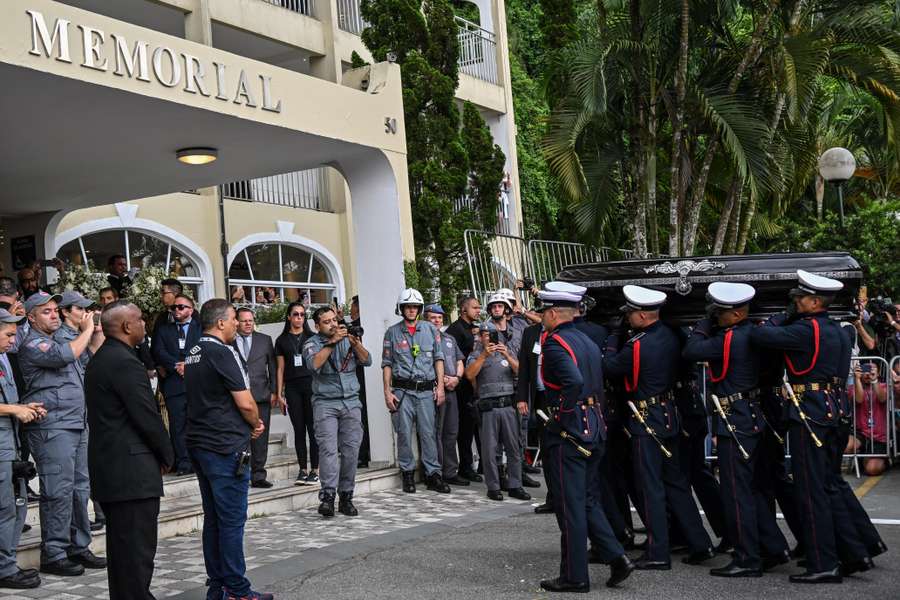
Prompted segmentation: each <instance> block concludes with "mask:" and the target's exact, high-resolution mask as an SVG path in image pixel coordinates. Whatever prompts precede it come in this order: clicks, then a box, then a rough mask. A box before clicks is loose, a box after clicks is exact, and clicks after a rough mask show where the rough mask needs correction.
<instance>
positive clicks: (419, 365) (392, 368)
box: [381, 288, 450, 493]
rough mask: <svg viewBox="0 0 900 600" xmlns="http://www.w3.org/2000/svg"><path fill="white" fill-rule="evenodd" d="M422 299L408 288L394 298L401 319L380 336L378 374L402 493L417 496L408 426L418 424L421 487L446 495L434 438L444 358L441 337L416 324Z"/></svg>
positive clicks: (441, 397) (423, 323)
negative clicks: (393, 434)
mask: <svg viewBox="0 0 900 600" xmlns="http://www.w3.org/2000/svg"><path fill="white" fill-rule="evenodd" d="M424 304H425V303H424V301H423V300H422V294H420V293H419V291H418V290H414V289H412V288H408V289H405V290H403V292H401V293H400V296H399V298H397V314H398V315H400V316H402V317H403V320H402V321H400V322H399V323H396V324H394V325H392V326H391V327H390V328H388V330H387V331H386V332H385V333H384V348H383V351H382V355H381V369H382V371H383V375H384V403H385V404H386V405H387V408H388V410H389V411H390V412H391V415H392V420H393V422H394V430H395V431H396V432H397V461H398V462H399V463H400V472H401V475H402V476H403V491H404V492H407V493H414V492H415V491H416V483H415V468H416V463H415V459H414V458H413V452H412V444H413V440H412V427H413V423H415V424H416V431H417V432H418V434H419V444H420V446H421V448H422V463H423V465H424V467H425V483H426V485H427V487H428V489H429V490H434V491H436V492H441V493H449V492H450V486H449V485H447V483H446V482H444V480H443V478H442V477H441V464H440V461H439V460H438V452H437V441H436V438H435V409H436V406H440V405H442V404H443V403H444V353H443V349H442V346H441V332H440V331H439V330H438V329H437V328H436V327H435V326H434V325H432V324H431V323H429V322H428V321H422V320H419V317H420V316H421V315H422V309H423V307H424Z"/></svg>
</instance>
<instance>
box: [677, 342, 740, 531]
mask: <svg viewBox="0 0 900 600" xmlns="http://www.w3.org/2000/svg"><path fill="white" fill-rule="evenodd" d="M676 333H678V335H679V340H680V342H681V343H682V345H683V344H684V342H685V341H686V340H687V337H688V335H689V334H690V331H687V330H686V329H679V330H677V331H676ZM678 373H679V376H678V379H677V380H676V382H675V406H677V407H678V416H679V417H681V432H682V435H681V436H680V437H679V438H678V444H679V448H678V458H679V463H680V466H681V471H682V473H684V476H685V478H686V479H687V481H688V485H689V486H690V487H691V488H692V489H693V490H694V494H695V495H696V496H697V500H699V501H700V506H701V507H703V512H704V513H705V515H706V520H707V521H709V525H710V527H712V530H713V533H715V534H716V536H717V537H720V538H722V541H723V543H724V546H730V545H731V543H730V542H729V541H727V540H728V532H727V530H726V527H725V509H724V507H723V506H722V495H721V491H720V490H719V482H718V481H716V476H715V475H714V474H713V470H712V467H711V466H710V464H709V463H708V462H707V460H706V439H707V435H708V434H709V416H708V415H707V413H706V407H705V405H704V398H703V390H702V389H701V381H702V379H701V378H702V377H703V374H702V371H701V368H700V367H699V366H698V365H697V364H696V363H694V362H693V361H689V360H684V361H682V363H681V365H680V366H679V368H678ZM672 538H673V543H672V545H673V546H674V545H679V544H678V541H681V539H680V538H683V536H681V535H680V531H679V530H677V528H676V529H674V530H673V531H672Z"/></svg>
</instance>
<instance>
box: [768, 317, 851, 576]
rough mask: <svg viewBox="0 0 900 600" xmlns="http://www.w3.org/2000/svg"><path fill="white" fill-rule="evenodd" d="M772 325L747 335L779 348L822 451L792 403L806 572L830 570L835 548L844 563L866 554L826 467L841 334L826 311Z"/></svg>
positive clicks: (836, 406)
mask: <svg viewBox="0 0 900 600" xmlns="http://www.w3.org/2000/svg"><path fill="white" fill-rule="evenodd" d="M774 322H775V321H773V320H770V321H768V322H767V323H766V324H764V325H763V326H761V327H755V328H753V330H752V331H751V334H750V335H751V339H752V341H753V343H755V344H757V345H759V346H762V347H764V348H776V349H780V350H783V351H784V359H785V364H786V366H787V373H788V380H789V381H790V383H791V384H792V385H794V386H804V387H803V388H802V389H799V390H798V391H796V394H797V398H798V400H799V401H800V405H801V407H802V408H803V412H804V413H805V414H806V416H807V422H808V423H809V426H810V428H811V429H812V430H813V431H814V432H815V434H816V436H817V437H818V438H819V440H821V442H822V447H821V448H820V447H817V446H816V444H815V443H814V442H813V440H812V437H811V436H810V433H809V431H807V429H806V427H805V426H804V425H803V423H802V421H801V418H800V415H799V413H798V411H797V408H796V407H795V406H794V405H793V402H791V403H790V405H789V406H788V418H789V422H790V425H789V433H790V440H791V466H792V471H793V475H794V482H795V485H796V488H797V489H796V492H797V512H798V513H799V515H800V519H801V522H802V524H803V539H804V541H805V542H806V543H805V548H806V559H807V571H808V572H810V573H821V572H825V571H832V570H834V569H836V568H837V567H838V548H840V550H841V558H842V559H843V560H845V561H856V560H860V559H862V558H863V557H865V556H867V555H866V550H865V548H864V547H863V546H862V542H861V541H860V539H859V535H858V534H857V533H856V530H855V528H854V527H853V525H852V523H851V522H850V520H849V515H848V514H847V507H846V504H845V503H844V500H843V498H842V496H841V492H840V489H839V487H838V484H837V475H835V473H834V471H833V469H832V468H831V466H830V460H831V457H830V454H831V452H832V451H831V448H833V447H834V445H835V444H837V426H838V423H839V420H840V395H839V393H838V392H836V391H835V390H834V387H833V386H834V382H835V380H836V378H837V377H838V376H839V375H840V373H842V372H844V369H843V368H842V367H841V360H842V351H841V348H842V345H843V343H844V342H845V335H844V334H843V332H841V331H840V328H839V326H838V325H837V324H836V323H834V322H832V321H831V320H830V319H829V318H828V313H827V312H826V311H821V312H818V313H815V314H804V315H800V316H799V317H798V318H796V319H794V320H787V321H785V322H784V323H783V324H782V325H780V326H775V325H773V323H774ZM797 389H798V388H796V387H795V390H797Z"/></svg>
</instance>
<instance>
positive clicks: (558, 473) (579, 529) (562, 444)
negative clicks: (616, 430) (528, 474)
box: [538, 291, 634, 592]
mask: <svg viewBox="0 0 900 600" xmlns="http://www.w3.org/2000/svg"><path fill="white" fill-rule="evenodd" d="M538 297H539V298H540V300H541V302H542V306H541V316H542V322H543V326H544V335H543V341H542V343H541V350H542V364H541V378H542V380H543V382H544V386H545V387H546V399H547V407H548V409H549V411H550V413H551V419H550V423H549V424H548V425H547V427H545V429H544V432H543V439H542V441H541V447H542V448H543V452H544V457H543V461H544V463H545V464H547V465H549V467H548V469H551V470H553V471H554V472H553V477H550V478H549V485H550V486H551V494H552V497H553V501H554V509H555V513H556V520H557V523H558V524H559V529H560V532H561V536H560V546H561V550H562V558H561V560H560V568H559V577H557V578H555V579H548V580H544V581H542V582H541V587H542V588H543V589H545V590H548V591H551V592H587V591H588V590H589V589H590V579H589V576H588V553H587V541H588V538H590V540H591V544H592V547H593V551H594V552H595V553H596V554H597V555H598V557H599V558H600V559H601V560H602V561H603V562H605V563H607V564H609V565H610V568H611V573H610V577H609V579H608V580H607V582H606V585H607V586H609V587H613V586H615V585H617V584H618V583H620V582H622V581H624V580H625V578H627V577H628V576H629V575H630V574H631V571H632V570H633V569H634V565H633V564H632V563H631V561H630V560H628V557H627V556H626V555H625V551H624V549H623V548H622V546H621V544H619V542H618V541H617V540H616V538H615V535H614V534H613V532H612V530H611V529H610V526H609V522H608V521H607V520H606V515H605V514H604V512H603V509H602V508H601V505H600V489H599V485H598V481H597V473H598V466H599V462H600V460H601V458H602V457H603V451H604V447H603V444H604V440H605V437H606V427H605V425H604V423H603V417H602V415H601V414H600V398H601V395H602V393H603V373H602V370H601V367H600V364H601V356H600V349H599V348H598V347H597V345H596V344H594V343H593V342H592V341H591V340H590V338H588V337H587V336H586V335H585V334H584V333H583V332H581V331H579V330H578V329H576V327H575V325H574V323H573V322H572V320H573V318H574V317H575V314H576V311H577V309H578V303H579V302H580V300H581V296H580V295H578V294H573V293H570V292H552V291H544V292H541V293H540V294H539V296H538ZM563 436H566V437H567V438H568V439H564V437H563ZM579 447H580V448H579ZM585 452H588V453H589V454H590V456H587V457H586V456H584V453H585Z"/></svg>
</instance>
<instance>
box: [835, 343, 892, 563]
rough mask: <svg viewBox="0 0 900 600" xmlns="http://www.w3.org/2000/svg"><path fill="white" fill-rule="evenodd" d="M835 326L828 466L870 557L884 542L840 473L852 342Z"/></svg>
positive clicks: (849, 409) (849, 420) (848, 425)
mask: <svg viewBox="0 0 900 600" xmlns="http://www.w3.org/2000/svg"><path fill="white" fill-rule="evenodd" d="M837 327H838V329H839V331H840V333H841V338H842V340H841V358H840V363H839V367H840V372H839V373H838V376H837V378H835V381H834V386H835V391H836V392H837V393H838V396H839V403H838V406H839V409H838V412H839V413H840V415H841V418H840V420H839V423H838V430H837V439H836V440H835V444H834V445H833V446H832V447H831V469H832V471H833V472H834V475H835V483H836V484H837V486H838V490H839V491H840V493H841V497H842V498H843V499H844V506H846V507H847V513H848V515H849V517H850V521H851V523H852V525H853V527H854V528H855V529H856V533H857V534H858V535H859V540H860V541H861V542H862V544H863V545H864V546H865V547H866V553H867V554H868V555H869V556H874V555H877V554H881V553H882V552H883V551H884V550H883V549H884V548H885V545H884V542H883V541H882V540H881V536H880V535H879V534H878V530H877V529H875V526H874V525H873V524H872V520H871V519H869V515H868V513H866V509H864V508H863V506H862V504H860V502H859V498H857V497H856V494H854V493H853V489H852V488H851V487H850V484H849V483H847V480H845V479H844V476H843V475H842V474H841V465H842V464H843V462H844V449H845V448H846V447H847V441H848V440H849V439H850V433H851V430H852V429H853V406H852V402H853V401H852V399H851V398H850V396H849V394H847V386H846V382H847V378H848V376H849V375H850V359H851V356H852V349H851V346H852V344H851V342H850V335H849V333H848V331H847V329H848V328H846V327H840V326H837ZM838 550H839V554H841V553H840V548H839V549H838ZM857 550H859V549H858V548H857ZM858 558H859V557H856V559H858ZM841 559H842V560H843V559H844V555H843V554H841ZM852 559H853V558H852V557H851V560H852Z"/></svg>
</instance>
